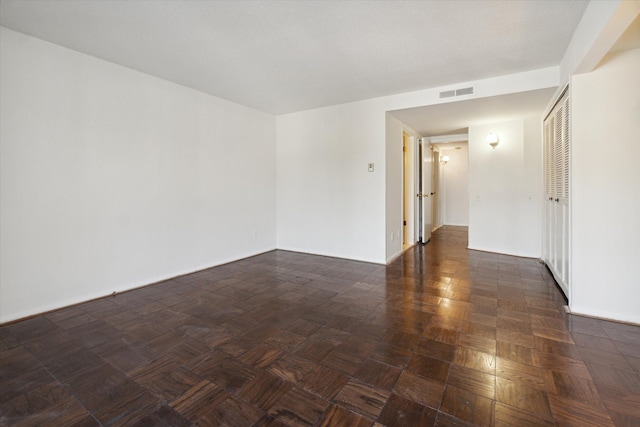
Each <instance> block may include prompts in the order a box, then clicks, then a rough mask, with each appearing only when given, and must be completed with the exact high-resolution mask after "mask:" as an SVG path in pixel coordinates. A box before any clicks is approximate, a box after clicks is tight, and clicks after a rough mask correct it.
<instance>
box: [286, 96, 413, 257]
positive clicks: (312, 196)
mask: <svg viewBox="0 0 640 427" xmlns="http://www.w3.org/2000/svg"><path fill="white" fill-rule="evenodd" d="M384 134H385V111H384V108H382V107H381V106H380V105H379V104H377V103H375V102H363V103H354V104H345V105H341V106H336V107H330V108H323V109H317V110H311V111H307V112H302V113H294V114H287V115H283V116H278V118H277V141H278V142H277V188H278V191H277V212H278V213H277V230H278V236H277V245H278V248H280V249H287V250H293V251H300V252H309V253H315V254H322V255H331V256H337V257H341V258H350V259H358V260H364V261H373V262H384V259H385V258H384V235H383V234H382V232H381V230H384V229H385V208H384V206H385V205H384V203H385V194H384V186H385V184H384V183H385V151H384V144H380V143H376V141H380V140H382V139H383V138H384ZM400 135H401V136H402V134H400ZM401 154H402V152H401ZM368 163H374V164H375V171H374V172H368V170H367V164H368ZM399 179H400V185H402V173H400V178H399ZM400 188H402V187H400ZM400 200H402V199H400ZM398 207H399V208H401V207H402V203H401V202H400V204H399V205H398Z"/></svg>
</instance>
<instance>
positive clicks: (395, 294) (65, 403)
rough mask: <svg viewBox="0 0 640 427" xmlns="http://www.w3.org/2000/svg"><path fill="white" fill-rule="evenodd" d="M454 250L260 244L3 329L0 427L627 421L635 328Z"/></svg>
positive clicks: (547, 284) (633, 410)
mask: <svg viewBox="0 0 640 427" xmlns="http://www.w3.org/2000/svg"><path fill="white" fill-rule="evenodd" d="M466 245H467V228H466V227H451V226H445V227H442V228H440V229H439V230H438V231H437V232H436V233H434V235H433V237H432V240H431V242H430V243H428V244H427V245H425V246H419V245H418V246H415V247H413V248H411V249H409V250H408V251H407V252H405V254H404V255H403V256H401V257H400V258H398V259H397V260H396V261H394V262H393V263H392V264H390V265H388V266H383V265H376V264H368V263H363V262H356V261H349V260H343V259H336V258H328V257H322V256H315V255H307V254H301V253H293V252H286V251H272V252H268V253H265V254H262V255H259V256H255V257H252V258H248V259H245V260H241V261H237V262H233V263H230V264H226V265H222V266H219V267H215V268H211V269H208V270H204V271H201V272H198V273H194V274H190V275H187V276H182V277H178V278H175V279H172V280H168V281H165V282H161V283H158V284H155V285H151V286H148V287H145V288H140V289H137V290H134V291H130V292H126V293H122V294H118V295H116V296H114V297H107V298H103V299H100V300H96V301H93V302H89V303H85V304H81V305H77V306H74V307H70V308H67V309H63V310H59V311H56V312H52V313H49V314H46V315H42V316H37V317H34V318H31V319H29V320H25V321H22V322H17V323H13V324H8V325H5V326H3V327H0V381H1V384H2V387H1V388H0V425H6V424H9V425H37V424H49V425H69V426H70V425H78V426H80V425H83V426H85V425H86V426H91V425H133V424H136V423H137V424H138V425H158V424H162V425H172V426H182V425H185V426H186V425H191V424H198V425H221V424H226V425H235V426H251V425H258V426H281V425H290V426H298V425H342V426H370V425H373V423H374V422H378V423H380V424H382V425H387V426H392V425H398V426H409V425H419V426H430V425H438V426H447V425H457V426H464V425H481V426H492V425H501V426H507V425H509V426H547V425H548V426H552V425H561V426H565V425H579V426H588V425H594V426H608V425H616V426H630V425H640V327H637V326H630V325H623V324H618V323H613V322H606V321H600V320H595V319H589V318H584V317H577V316H571V315H568V314H566V313H565V312H564V310H563V306H564V305H565V304H566V301H565V300H564V297H563V295H562V294H561V293H560V291H559V290H558V288H557V287H556V285H555V283H554V282H553V279H552V278H551V276H550V274H549V273H548V271H547V270H546V268H545V267H544V266H543V265H541V264H540V263H538V261H537V260H533V259H524V258H516V257H512V256H506V255H497V254H491V253H484V252H477V251H470V250H467V249H466ZM603 286H606V284H603ZM467 423H468V424H467Z"/></svg>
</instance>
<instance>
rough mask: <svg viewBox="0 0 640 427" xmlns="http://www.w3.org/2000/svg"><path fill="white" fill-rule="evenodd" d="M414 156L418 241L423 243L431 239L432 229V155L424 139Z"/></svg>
mask: <svg viewBox="0 0 640 427" xmlns="http://www.w3.org/2000/svg"><path fill="white" fill-rule="evenodd" d="M416 157H417V158H418V194H417V195H416V203H417V204H418V206H419V209H418V230H419V233H418V242H420V243H423V244H424V243H427V242H428V241H429V239H431V230H432V229H433V216H432V212H433V210H432V201H433V197H432V193H433V190H432V175H433V160H432V159H433V156H432V154H431V146H430V144H429V143H428V142H427V141H425V140H424V139H421V140H420V142H419V144H418V156H416Z"/></svg>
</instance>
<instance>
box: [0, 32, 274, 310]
mask: <svg viewBox="0 0 640 427" xmlns="http://www.w3.org/2000/svg"><path fill="white" fill-rule="evenodd" d="M1 31H2V32H1V37H0V41H1V46H0V52H1V56H0V63H1V67H0V72H1V74H0V85H1V87H0V91H1V93H2V97H1V99H0V102H1V104H0V109H1V111H2V115H1V116H0V132H1V133H0V143H1V145H0V150H1V151H0V162H1V163H0V165H1V166H0V173H1V175H0V214H1V218H0V251H1V252H0V259H1V266H0V279H1V280H0V322H6V321H10V320H13V319H16V318H21V317H24V316H28V315H31V314H34V313H39V312H43V311H46V310H50V309H53V308H57V307H61V306H64V305H68V304H72V303H76V302H80V301H84V300H87V299H91V298H95V297H99V296H103V295H106V294H110V293H112V292H113V291H122V290H125V289H130V288H132V287H136V286H140V285H144V284H148V283H151V282H154V281H157V280H160V279H163V278H167V277H171V276H175V275H179V274H182V273H187V272H191V271H194V270H199V269H202V268H205V267H208V266H212V265H216V264H220V263H223V262H227V261H230V260H234V259H238V258H242V257H246V256H249V255H252V254H256V253H260V252H264V251H267V250H270V249H274V248H275V118H274V117H273V116H270V115H267V114H264V113H261V112H258V111H255V110H252V109H249V108H246V107H243V106H240V105H237V104H233V103H230V102H226V101H223V100H221V99H217V98H214V97H211V96H208V95H205V94H203V93H200V92H196V91H194V90H191V89H187V88H185V87H182V86H179V85H176V84H173V83H169V82H166V81H163V80H160V79H157V78H155V77H151V76H148V75H145V74H141V73H138V72H135V71H132V70H129V69H126V68H123V67H119V66H116V65H114V64H111V63H108V62H105V61H102V60H99V59H96V58H93V57H90V56H87V55H84V54H81V53H78V52H74V51H71V50H68V49H65V48H62V47H60V46H57V45H53V44H50V43H47V42H44V41H41V40H38V39H35V38H31V37H28V36H25V35H22V34H20V33H16V32H13V31H10V30H7V29H4V28H2V29H1Z"/></svg>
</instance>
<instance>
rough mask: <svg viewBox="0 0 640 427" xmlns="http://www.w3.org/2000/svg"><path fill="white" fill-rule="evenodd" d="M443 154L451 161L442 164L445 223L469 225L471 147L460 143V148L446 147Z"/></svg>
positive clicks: (442, 202) (442, 200) (442, 201)
mask: <svg viewBox="0 0 640 427" xmlns="http://www.w3.org/2000/svg"><path fill="white" fill-rule="evenodd" d="M442 155H446V156H449V158H450V159H449V162H448V163H447V164H446V165H442V164H441V166H440V169H441V171H442V176H441V179H442V192H441V193H440V196H441V198H442V199H441V203H440V204H441V206H442V211H443V212H442V217H443V218H444V225H463V226H468V225H469V191H468V190H469V148H468V144H460V150H456V149H445V150H442Z"/></svg>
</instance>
